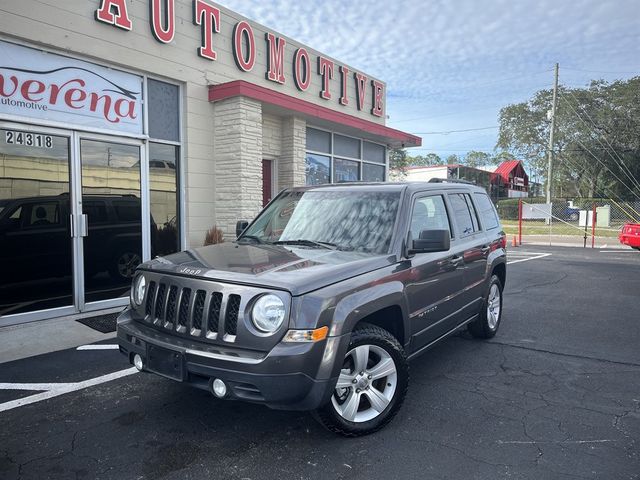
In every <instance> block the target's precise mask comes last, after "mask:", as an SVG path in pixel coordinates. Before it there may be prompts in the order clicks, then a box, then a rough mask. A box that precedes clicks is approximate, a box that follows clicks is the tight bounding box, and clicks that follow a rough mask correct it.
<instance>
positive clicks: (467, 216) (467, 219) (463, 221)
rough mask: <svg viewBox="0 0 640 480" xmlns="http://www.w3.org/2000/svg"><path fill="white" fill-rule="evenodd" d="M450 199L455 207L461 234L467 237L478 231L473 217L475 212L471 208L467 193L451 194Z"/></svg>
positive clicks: (454, 210) (454, 214) (455, 215)
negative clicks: (466, 197)
mask: <svg viewBox="0 0 640 480" xmlns="http://www.w3.org/2000/svg"><path fill="white" fill-rule="evenodd" d="M449 201H450V202H451V207H452V208H453V216H454V217H455V219H456V225H457V226H458V230H459V234H460V236H461V237H466V236H468V235H471V234H473V233H474V232H475V231H476V222H475V221H474V220H475V219H474V218H473V217H474V215H475V212H472V211H471V210H470V209H469V205H468V204H467V200H466V199H465V195H464V194H462V193H453V194H449Z"/></svg>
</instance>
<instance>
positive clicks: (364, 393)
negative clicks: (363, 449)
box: [313, 324, 409, 437]
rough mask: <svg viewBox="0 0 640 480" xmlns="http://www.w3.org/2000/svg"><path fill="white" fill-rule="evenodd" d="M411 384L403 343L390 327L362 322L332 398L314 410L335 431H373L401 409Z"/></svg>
mask: <svg viewBox="0 0 640 480" xmlns="http://www.w3.org/2000/svg"><path fill="white" fill-rule="evenodd" d="M408 384H409V367H408V365H407V360H406V357H405V353H404V350H403V349H402V346H401V345H400V343H399V342H398V340H396V338H395V337H394V336H393V335H391V334H390V333H389V332H387V331H386V330H384V329H382V328H380V327H376V326H374V325H369V324H362V325H360V326H358V327H356V329H355V330H354V331H353V333H352V335H351V343H350V344H349V350H348V351H347V355H346V356H345V358H344V362H343V366H342V370H341V371H340V377H339V378H338V382H337V384H336V388H335V391H334V392H333V395H332V396H331V400H330V401H329V403H327V405H325V406H324V407H322V408H320V409H318V410H316V411H314V412H313V415H314V417H315V418H316V419H317V420H318V421H319V422H320V423H321V424H322V425H324V426H325V427H326V428H328V429H329V430H331V431H332V432H334V433H337V434H340V435H344V436H347V437H357V436H360V435H367V434H369V433H373V432H375V431H377V430H379V429H380V428H382V427H383V426H384V425H386V424H387V423H388V422H389V421H390V420H391V419H392V418H393V417H394V416H395V414H396V413H397V412H398V410H399V409H400V405H402V402H403V400H404V397H405V395H406V392H407V386H408Z"/></svg>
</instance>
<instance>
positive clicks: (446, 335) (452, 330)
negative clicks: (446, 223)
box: [407, 313, 480, 360]
mask: <svg viewBox="0 0 640 480" xmlns="http://www.w3.org/2000/svg"><path fill="white" fill-rule="evenodd" d="M479 315H480V314H479V313H476V314H475V315H474V316H472V317H470V318H468V319H466V320H465V321H464V322H462V323H461V324H459V325H457V326H455V327H453V328H452V329H451V330H449V331H448V332H446V333H444V334H442V335H440V336H439V337H438V338H436V339H435V340H433V341H432V342H430V343H427V344H426V345H425V346H424V347H421V348H420V349H419V350H416V351H415V352H413V353H412V354H411V355H409V356H408V357H407V360H413V359H414V358H415V357H417V356H419V355H421V354H423V353H424V352H426V351H427V350H429V349H430V348H431V347H434V346H435V345H436V344H437V343H438V342H440V340H444V339H445V338H447V337H448V336H450V335H452V334H454V333H455V332H456V331H457V330H459V329H460V328H462V327H464V326H465V325H466V324H467V323H469V322H473V321H474V320H475V319H476V318H478V316H479Z"/></svg>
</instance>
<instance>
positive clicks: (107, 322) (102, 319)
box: [76, 313, 119, 333]
mask: <svg viewBox="0 0 640 480" xmlns="http://www.w3.org/2000/svg"><path fill="white" fill-rule="evenodd" d="M118 315H119V313H108V314H106V315H98V316H96V317H86V318H80V319H78V320H76V322H80V323H82V324H83V325H86V326H87V327H90V328H93V329H94V330H97V331H99V332H101V333H111V332H115V331H116V318H118Z"/></svg>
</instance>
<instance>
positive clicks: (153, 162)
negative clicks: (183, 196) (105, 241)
mask: <svg viewBox="0 0 640 480" xmlns="http://www.w3.org/2000/svg"><path fill="white" fill-rule="evenodd" d="M178 154H179V148H178V147H177V146H175V145H168V144H162V143H150V144H149V190H150V192H149V193H150V196H151V218H152V219H153V222H152V224H153V223H155V225H156V231H155V232H152V234H151V255H152V256H156V255H168V254H170V253H174V252H177V251H178V250H180V235H179V223H178V195H177V186H178V169H177V166H178Z"/></svg>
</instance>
